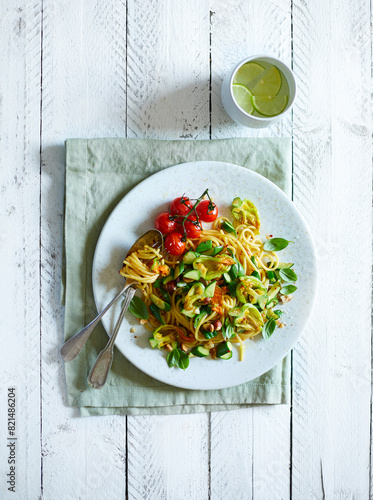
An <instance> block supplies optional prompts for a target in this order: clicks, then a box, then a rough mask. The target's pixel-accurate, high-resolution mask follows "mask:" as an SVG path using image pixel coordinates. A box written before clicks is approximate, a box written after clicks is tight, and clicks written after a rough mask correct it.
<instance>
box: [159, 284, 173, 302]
mask: <svg viewBox="0 0 373 500" xmlns="http://www.w3.org/2000/svg"><path fill="white" fill-rule="evenodd" d="M159 291H160V292H161V295H162V297H163V300H164V301H165V302H167V304H171V297H170V294H169V293H168V292H166V290H164V289H163V288H162V287H160V288H159Z"/></svg>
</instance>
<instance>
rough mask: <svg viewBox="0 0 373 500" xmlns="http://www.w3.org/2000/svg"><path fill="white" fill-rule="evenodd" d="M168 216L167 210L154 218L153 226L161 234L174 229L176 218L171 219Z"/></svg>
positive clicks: (168, 232)
mask: <svg viewBox="0 0 373 500" xmlns="http://www.w3.org/2000/svg"><path fill="white" fill-rule="evenodd" d="M170 217H171V215H170V214H169V213H168V212H163V213H161V214H159V215H158V216H157V218H156V219H155V224H154V225H155V228H156V229H158V231H160V232H161V233H162V234H170V233H172V232H173V231H175V229H176V220H171V219H170Z"/></svg>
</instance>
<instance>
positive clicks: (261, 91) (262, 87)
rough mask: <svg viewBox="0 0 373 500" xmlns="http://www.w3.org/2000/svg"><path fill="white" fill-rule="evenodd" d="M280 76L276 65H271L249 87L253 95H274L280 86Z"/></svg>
mask: <svg viewBox="0 0 373 500" xmlns="http://www.w3.org/2000/svg"><path fill="white" fill-rule="evenodd" d="M281 84H282V78H281V74H280V72H279V70H278V69H277V68H276V66H271V67H270V68H268V69H267V71H266V72H265V73H263V74H262V75H261V76H260V78H258V80H257V81H256V82H255V83H254V86H253V87H252V88H251V86H250V87H249V88H250V91H251V92H252V94H253V95H255V96H275V95H277V94H278V93H279V90H280V88H281Z"/></svg>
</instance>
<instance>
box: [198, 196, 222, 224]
mask: <svg viewBox="0 0 373 500" xmlns="http://www.w3.org/2000/svg"><path fill="white" fill-rule="evenodd" d="M196 211H197V214H198V217H199V218H200V219H201V221H202V222H213V221H214V220H215V219H216V217H217V216H218V207H217V206H216V205H215V203H212V202H211V201H210V200H202V201H201V202H200V203H198V205H197V207H196Z"/></svg>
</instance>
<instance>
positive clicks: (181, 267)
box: [174, 262, 185, 280]
mask: <svg viewBox="0 0 373 500" xmlns="http://www.w3.org/2000/svg"><path fill="white" fill-rule="evenodd" d="M184 269H185V264H184V262H180V264H178V265H177V266H176V267H175V272H174V279H175V280H176V278H178V277H179V276H180V274H182V273H183V271H184Z"/></svg>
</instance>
